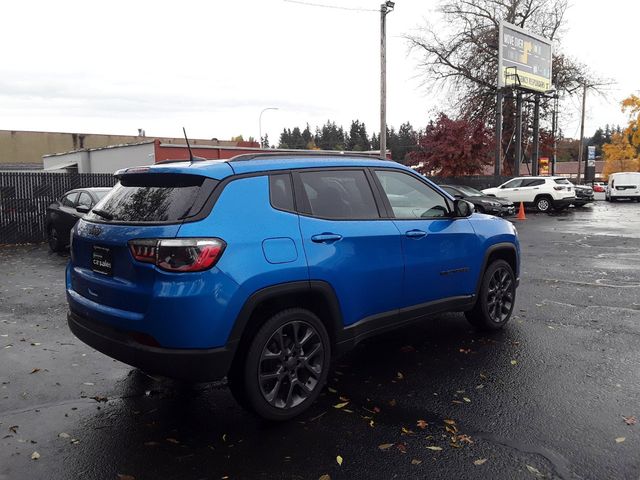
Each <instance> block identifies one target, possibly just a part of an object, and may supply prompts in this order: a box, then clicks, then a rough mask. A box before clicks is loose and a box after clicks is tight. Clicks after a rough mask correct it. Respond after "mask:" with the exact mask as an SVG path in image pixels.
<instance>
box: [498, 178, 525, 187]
mask: <svg viewBox="0 0 640 480" xmlns="http://www.w3.org/2000/svg"><path fill="white" fill-rule="evenodd" d="M521 184H522V179H521V178H516V179H515V180H511V181H509V182H507V183H505V184H504V185H502V187H500V188H518V187H519V186H520V185H521Z"/></svg>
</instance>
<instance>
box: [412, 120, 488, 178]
mask: <svg viewBox="0 0 640 480" xmlns="http://www.w3.org/2000/svg"><path fill="white" fill-rule="evenodd" d="M494 145H495V144H494V139H493V132H492V131H491V130H490V129H488V128H487V127H486V126H485V125H484V123H482V121H478V120H469V119H460V120H452V119H451V118H449V117H447V116H446V115H445V114H444V113H441V114H440V115H439V117H438V120H437V121H436V122H435V123H430V124H429V125H428V126H427V128H425V130H424V132H422V134H421V135H420V138H419V140H418V149H417V151H415V152H411V153H410V156H411V157H410V158H411V163H412V164H413V165H415V164H422V165H421V166H420V168H418V171H420V172H421V173H424V174H427V175H438V176H441V177H457V176H462V175H480V174H482V173H483V167H484V166H485V165H491V164H492V163H493V157H492V156H493V151H494Z"/></svg>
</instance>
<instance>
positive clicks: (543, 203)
mask: <svg viewBox="0 0 640 480" xmlns="http://www.w3.org/2000/svg"><path fill="white" fill-rule="evenodd" d="M535 206H536V210H538V211H539V212H542V213H546V212H548V211H549V210H551V207H552V206H553V200H551V198H550V197H546V196H543V197H538V198H536V200H535Z"/></svg>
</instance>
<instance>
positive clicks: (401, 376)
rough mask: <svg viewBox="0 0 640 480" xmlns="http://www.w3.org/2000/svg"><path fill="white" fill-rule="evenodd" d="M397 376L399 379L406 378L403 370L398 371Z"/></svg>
mask: <svg viewBox="0 0 640 480" xmlns="http://www.w3.org/2000/svg"><path fill="white" fill-rule="evenodd" d="M396 378H397V379H398V380H402V379H404V375H403V374H402V372H398V373H397V374H396Z"/></svg>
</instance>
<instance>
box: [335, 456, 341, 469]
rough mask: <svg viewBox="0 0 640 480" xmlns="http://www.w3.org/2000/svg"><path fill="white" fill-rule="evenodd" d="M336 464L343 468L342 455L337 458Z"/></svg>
mask: <svg viewBox="0 0 640 480" xmlns="http://www.w3.org/2000/svg"><path fill="white" fill-rule="evenodd" d="M336 462H338V465H340V466H342V457H341V456H340V455H338V456H337V457H336Z"/></svg>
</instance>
